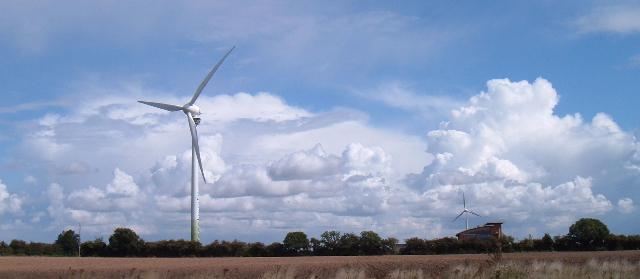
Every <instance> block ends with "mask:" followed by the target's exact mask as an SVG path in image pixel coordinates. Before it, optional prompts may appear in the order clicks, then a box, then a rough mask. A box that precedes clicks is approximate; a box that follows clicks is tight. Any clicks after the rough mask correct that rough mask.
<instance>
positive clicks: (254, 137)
mask: <svg viewBox="0 0 640 279" xmlns="http://www.w3.org/2000/svg"><path fill="white" fill-rule="evenodd" d="M0 10H2V11H3V12H2V13H3V15H2V20H0V61H2V63H1V64H0V65H1V67H0V84H2V96H3V101H2V103H1V104H0V155H1V158H2V159H1V161H0V180H1V181H2V182H0V185H4V188H0V190H3V191H0V218H1V219H0V220H1V221H0V227H1V228H2V230H3V231H5V233H3V234H2V235H3V236H2V238H4V239H5V240H9V239H10V238H13V237H21V238H25V239H27V240H38V241H44V240H49V239H50V238H52V237H53V236H52V235H53V234H54V233H55V232H57V231H60V230H62V229H63V228H67V227H72V226H75V224H77V223H83V227H86V228H87V231H88V233H90V234H93V235H95V236H106V235H108V234H109V232H110V231H111V230H112V229H113V226H115V225H123V226H131V227H134V228H136V229H137V230H139V231H140V232H141V234H142V235H143V237H146V238H148V239H159V238H186V237H187V236H188V231H186V229H187V228H188V208H187V207H188V202H186V198H187V195H188V192H186V191H185V187H187V186H188V183H187V182H188V166H187V165H185V164H184V162H183V159H185V158H184V154H185V152H186V151H187V150H188V148H189V145H188V134H187V130H186V123H183V122H186V121H184V119H183V118H182V116H180V115H168V114H163V113H161V112H157V111H154V110H150V109H147V108H144V107H140V106H139V105H138V104H137V103H135V101H136V100H138V99H147V100H157V101H173V102H176V103H179V102H184V100H187V99H188V98H189V97H190V96H191V94H192V92H193V90H195V88H196V87H197V85H198V84H199V82H200V80H201V79H202V78H203V76H204V75H205V74H206V72H207V71H208V69H209V68H210V67H211V65H212V64H214V63H215V62H216V61H217V59H219V57H221V55H222V54H223V53H224V51H226V50H227V49H228V48H230V47H231V46H233V45H235V46H236V47H237V49H236V50H235V51H234V52H233V53H232V54H231V56H230V57H229V58H228V60H227V61H226V62H225V64H224V65H223V66H222V68H221V69H220V71H219V72H218V73H217V74H216V76H215V77H214V79H213V81H212V82H211V83H210V84H209V86H208V87H207V88H206V89H205V91H204V93H203V96H204V98H203V99H202V100H201V101H202V103H203V104H201V107H203V108H205V109H207V110H206V111H205V115H204V116H203V126H201V130H200V132H201V134H202V135H203V137H205V139H204V140H203V141H204V144H203V149H204V153H206V154H205V155H204V156H205V161H207V162H205V163H204V165H205V169H207V171H208V174H207V175H209V176H210V178H211V180H212V181H215V182H214V183H213V184H211V185H208V186H205V187H204V190H203V194H204V195H206V197H205V198H203V203H204V205H203V210H202V211H203V217H202V218H203V240H205V241H209V240H212V239H215V238H220V239H233V238H240V239H244V240H260V241H271V240H279V239H280V237H281V236H282V235H284V233H285V232H286V231H289V230H293V229H301V230H305V231H308V232H309V233H310V234H312V235H313V234H318V233H319V232H321V231H323V230H326V229H338V230H342V231H360V230H365V229H373V230H376V231H380V232H381V233H382V234H383V235H389V236H395V237H398V238H401V239H402V238H405V237H408V236H416V235H419V236H424V237H441V236H446V235H452V234H454V233H455V232H456V231H457V230H459V229H460V225H461V223H452V222H451V221H450V219H452V218H450V217H455V215H456V212H457V211H458V210H459V208H458V207H459V203H460V201H459V200H460V195H461V194H460V192H461V191H463V190H464V191H465V192H468V197H469V198H470V203H471V204H472V205H473V204H474V203H475V204H476V205H477V207H476V208H475V209H476V210H477V211H481V215H483V216H484V217H482V218H479V219H478V220H473V222H472V223H474V224H475V223H480V222H483V221H487V220H493V219H503V220H505V221H506V230H507V231H508V232H509V231H510V233H511V234H513V235H514V236H517V237H523V236H526V235H528V234H534V235H538V234H542V233H544V232H551V233H553V234H561V233H565V232H566V230H567V227H568V225H569V224H571V222H573V221H575V220H576V218H579V217H584V216H593V217H597V218H601V219H603V220H604V221H605V223H607V224H609V225H610V228H611V230H612V231H613V232H617V233H638V229H640V227H638V226H637V225H630V224H628V222H625V220H629V218H637V217H638V215H637V214H638V210H637V209H636V207H637V206H636V204H637V200H638V197H639V196H638V195H639V194H640V190H638V186H640V167H639V166H640V163H639V162H640V147H639V146H640V144H639V143H638V140H637V136H638V133H639V132H638V131H639V127H640V123H639V122H638V119H640V117H639V115H638V111H637V110H636V107H637V105H638V104H640V97H638V94H637V92H638V90H639V89H640V88H639V85H638V83H637V82H636V79H637V75H638V72H639V71H640V52H639V51H638V49H637V45H638V43H639V42H640V41H639V40H640V34H638V33H640V21H639V20H637V18H640V6H639V5H637V4H635V3H633V2H626V1H620V2H615V3H612V2H609V1H568V2H563V3H560V4H559V3H556V2H555V1H536V2H533V1H532V2H522V1H519V2H516V3H514V2H512V1H496V2H492V3H479V2H476V1H462V2H451V3H444V4H443V3H439V2H425V1H415V2H403V3H402V4H398V3H393V4H389V3H385V2H383V3H376V2H373V1H370V2H361V1H357V2H346V1H340V2H333V3H326V2H322V3H321V2H297V1H296V2H286V1H282V2H281V1H257V2H254V1H247V2H242V3H233V4H231V3H210V2H207V1H203V2H200V1H189V2H183V3H180V4H176V3H173V2H162V1H161V2H153V3H149V2H146V1H140V2H135V3H127V4H123V3H117V2H109V1H97V2H91V3H85V2H83V1H68V2H65V3H62V4H61V3H56V2H43V3H24V2H20V1H15V2H14V1H8V2H3V3H2V4H0ZM240 92H243V93H240ZM483 92H484V93H483ZM231 108H233V109H231ZM214 111H215V112H214ZM208 112H210V113H211V116H209V117H207V113H208ZM207 118H209V119H207ZM285 178H286V179H285ZM536 195H537V196H536ZM496 196H497V197H498V198H496ZM532 197H537V198H539V199H543V200H538V201H532V200H529V198H532ZM559 204H564V205H566V207H563V206H559ZM97 205H100V206H97ZM322 205H327V206H328V205H331V206H330V207H331V208H323V206H322ZM532 207H533V208H537V209H532ZM148 212H153V213H148ZM147 215H149V216H147ZM161 228H162V229H161Z"/></svg>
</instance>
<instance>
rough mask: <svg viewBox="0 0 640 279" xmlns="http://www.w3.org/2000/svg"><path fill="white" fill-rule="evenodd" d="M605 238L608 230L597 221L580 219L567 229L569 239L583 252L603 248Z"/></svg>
mask: <svg viewBox="0 0 640 279" xmlns="http://www.w3.org/2000/svg"><path fill="white" fill-rule="evenodd" d="M607 236H609V228H607V226H606V225H605V224H603V223H602V222H600V220H598V219H593V218H582V219H580V220H578V221H577V222H575V223H574V224H573V225H571V227H569V237H570V238H572V239H574V240H575V241H576V242H577V243H578V245H579V246H580V247H581V248H582V249H585V250H594V249H599V248H602V247H604V240H605V239H606V238H607Z"/></svg>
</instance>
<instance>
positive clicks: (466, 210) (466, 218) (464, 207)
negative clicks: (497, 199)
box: [452, 192, 480, 230]
mask: <svg viewBox="0 0 640 279" xmlns="http://www.w3.org/2000/svg"><path fill="white" fill-rule="evenodd" d="M462 208H463V209H462V212H460V214H458V216H456V218H455V219H453V221H452V222H455V221H456V220H458V218H460V216H462V214H465V213H467V215H465V216H464V217H465V218H464V219H465V223H466V227H465V228H466V229H467V230H468V229H469V214H473V215H476V216H478V217H480V215H478V213H475V212H473V211H471V209H468V208H467V201H466V199H465V198H464V192H462Z"/></svg>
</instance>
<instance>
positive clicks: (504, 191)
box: [400, 78, 637, 229]
mask: <svg viewBox="0 0 640 279" xmlns="http://www.w3.org/2000/svg"><path fill="white" fill-rule="evenodd" d="M487 87H488V91H487V92H482V93H481V94H479V95H476V96H473V97H472V98H470V100H469V102H468V104H466V105H464V106H462V107H460V108H458V109H455V110H453V111H452V114H451V117H450V118H449V120H448V121H447V122H444V123H443V124H442V125H441V128H440V129H437V130H433V131H430V132H428V133H427V140H428V144H429V148H428V152H431V153H433V154H434V157H435V160H434V161H433V163H432V164H430V165H428V166H426V167H425V168H424V170H423V171H422V173H419V174H411V175H408V176H407V178H406V179H405V181H406V183H407V185H408V186H410V187H411V188H413V189H414V190H416V191H417V192H418V193H419V194H420V196H418V197H411V196H410V195H409V196H407V197H408V198H409V199H410V201H409V202H406V201H405V202H400V203H404V204H409V205H410V206H411V204H421V205H422V206H417V208H418V211H417V212H419V216H443V217H444V216H447V215H449V216H450V215H452V214H453V213H454V212H451V210H450V208H451V207H452V204H456V205H457V203H459V201H458V200H459V195H460V194H459V191H465V193H467V198H468V199H467V201H469V200H472V201H473V206H472V208H473V209H475V210H476V211H479V213H480V214H481V215H484V216H488V217H489V218H503V219H506V220H509V221H510V222H515V223H516V224H522V223H527V224H529V225H530V226H533V227H547V228H551V229H553V228H557V227H558V226H564V225H567V222H568V221H570V220H573V219H574V218H576V217H578V216H583V215H584V214H595V215H601V214H604V213H606V212H609V211H610V210H611V209H613V208H614V207H613V205H612V203H611V202H610V201H609V200H608V199H607V197H606V196H607V195H612V196H613V197H615V196H617V195H619V194H620V193H621V191H622V189H623V187H624V185H615V184H613V185H612V184H611V181H616V180H615V179H617V178H619V176H625V177H628V178H632V177H634V176H637V174H634V173H632V172H629V171H627V170H628V166H629V165H631V164H634V162H635V161H636V159H634V158H633V154H634V150H635V149H636V146H637V140H636V139H635V138H634V137H633V135H631V134H629V133H627V132H625V131H623V130H622V129H621V128H620V127H619V126H618V125H617V124H616V123H615V122H614V121H613V120H612V119H611V117H609V116H608V115H606V114H603V113H599V114H596V115H595V116H594V117H593V119H592V121H590V122H584V121H583V120H582V117H581V116H580V115H578V114H576V115H567V116H563V117H561V116H557V115H555V114H554V111H553V110H554V108H555V106H556V105H557V103H558V95H557V93H556V91H555V90H554V89H553V87H552V85H551V83H549V82H548V81H546V80H544V79H542V78H538V79H536V80H535V81H534V82H533V83H529V82H526V81H520V82H511V81H509V80H507V79H499V80H491V81H489V82H487ZM614 174H615V175H614ZM616 176H618V177H616ZM554 185H557V186H554ZM411 199H415V200H411ZM402 200H403V199H400V201H402ZM622 203H623V204H628V202H627V201H623V202H622ZM414 206H415V205H414ZM619 208H622V206H621V205H620V204H619ZM443 214H444V215H443Z"/></svg>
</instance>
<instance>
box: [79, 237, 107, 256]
mask: <svg viewBox="0 0 640 279" xmlns="http://www.w3.org/2000/svg"><path fill="white" fill-rule="evenodd" d="M80 251H82V252H81V255H82V256H83V257H102V256H105V255H106V254H107V244H106V243H104V241H103V240H102V238H96V239H95V240H93V241H86V242H83V243H82V245H80Z"/></svg>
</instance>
